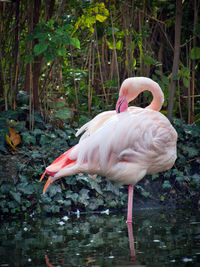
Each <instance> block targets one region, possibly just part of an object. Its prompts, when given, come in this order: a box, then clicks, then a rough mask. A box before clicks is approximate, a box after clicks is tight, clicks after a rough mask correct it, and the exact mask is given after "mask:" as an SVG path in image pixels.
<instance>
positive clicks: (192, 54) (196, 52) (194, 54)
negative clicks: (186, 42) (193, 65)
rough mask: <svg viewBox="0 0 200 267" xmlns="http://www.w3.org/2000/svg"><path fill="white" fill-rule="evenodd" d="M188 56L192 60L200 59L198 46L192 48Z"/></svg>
mask: <svg viewBox="0 0 200 267" xmlns="http://www.w3.org/2000/svg"><path fill="white" fill-rule="evenodd" d="M190 58H191V59H193V60H195V59H200V47H193V48H192V50H191V51H190Z"/></svg>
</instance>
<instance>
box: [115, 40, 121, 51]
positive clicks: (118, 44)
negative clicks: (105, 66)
mask: <svg viewBox="0 0 200 267" xmlns="http://www.w3.org/2000/svg"><path fill="white" fill-rule="evenodd" d="M116 49H117V50H122V41H121V40H119V41H118V42H117V43H116Z"/></svg>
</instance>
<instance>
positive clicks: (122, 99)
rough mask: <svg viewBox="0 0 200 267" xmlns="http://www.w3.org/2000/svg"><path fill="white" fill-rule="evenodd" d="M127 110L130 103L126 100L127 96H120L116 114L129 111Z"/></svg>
mask: <svg viewBox="0 0 200 267" xmlns="http://www.w3.org/2000/svg"><path fill="white" fill-rule="evenodd" d="M127 108H128V102H127V99H126V95H121V96H119V98H118V100H117V104H116V112H117V113H121V112H124V111H126V110H127Z"/></svg>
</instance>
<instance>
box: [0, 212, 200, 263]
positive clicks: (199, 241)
mask: <svg viewBox="0 0 200 267" xmlns="http://www.w3.org/2000/svg"><path fill="white" fill-rule="evenodd" d="M133 220H134V223H133V235H134V248H133V243H132V242H131V243H132V244H131V246H132V251H130V247H129V239H128V229H127V226H126V223H125V214H120V215H119V214H117V215H115V214H110V215H106V214H97V215H96V214H95V215H81V216H80V218H77V217H76V216H75V215H73V216H70V217H69V219H67V218H66V217H64V218H63V217H60V218H55V217H48V218H43V219H41V218H40V219H30V220H28V221H20V220H17V219H13V220H12V221H1V228H0V266H1V267H3V266H4V267H5V266H20V267H21V266H34V267H37V266H38V267H40V266H51V267H52V266H93V267H98V266H118V267H119V266H124V267H126V266H138V267H139V266H151V267H155V266H159V267H160V266H161V267H162V266H200V214H199V212H195V211H190V212H186V211H170V210H168V211H166V210H140V211H134V218H133ZM134 253H135V260H134V261H133V254H134ZM131 255H132V256H131Z"/></svg>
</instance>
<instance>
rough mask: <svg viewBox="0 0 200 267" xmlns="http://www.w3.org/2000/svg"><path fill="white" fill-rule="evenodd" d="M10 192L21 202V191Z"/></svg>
mask: <svg viewBox="0 0 200 267" xmlns="http://www.w3.org/2000/svg"><path fill="white" fill-rule="evenodd" d="M10 194H11V195H12V197H13V198H14V200H16V201H17V202H18V203H19V204H20V203H21V193H17V192H13V191H10Z"/></svg>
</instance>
